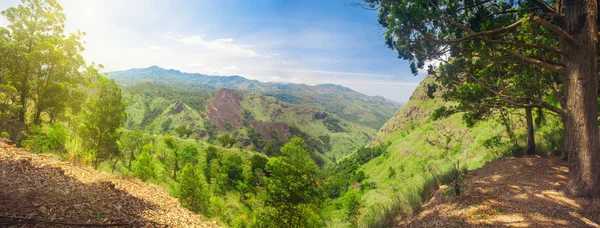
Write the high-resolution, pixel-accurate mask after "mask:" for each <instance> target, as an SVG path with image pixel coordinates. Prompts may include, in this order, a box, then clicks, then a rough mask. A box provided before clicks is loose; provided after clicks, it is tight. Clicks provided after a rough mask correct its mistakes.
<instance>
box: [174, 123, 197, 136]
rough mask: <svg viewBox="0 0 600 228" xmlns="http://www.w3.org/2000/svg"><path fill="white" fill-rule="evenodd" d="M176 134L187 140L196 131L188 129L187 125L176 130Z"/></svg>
mask: <svg viewBox="0 0 600 228" xmlns="http://www.w3.org/2000/svg"><path fill="white" fill-rule="evenodd" d="M175 132H176V133H177V135H178V136H179V137H180V138H187V137H190V135H192V134H194V131H193V130H192V129H189V128H187V126H185V125H181V126H179V127H177V128H175Z"/></svg>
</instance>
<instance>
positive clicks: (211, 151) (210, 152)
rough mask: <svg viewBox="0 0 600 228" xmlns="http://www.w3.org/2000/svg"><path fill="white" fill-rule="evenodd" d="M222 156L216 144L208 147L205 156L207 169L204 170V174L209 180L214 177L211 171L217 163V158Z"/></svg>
mask: <svg viewBox="0 0 600 228" xmlns="http://www.w3.org/2000/svg"><path fill="white" fill-rule="evenodd" d="M220 157H221V156H220V154H219V151H218V150H217V148H216V147H214V146H208V148H206V150H205V151H204V158H205V161H206V170H204V175H205V176H206V180H207V181H210V179H211V178H212V177H213V176H212V175H211V173H210V171H211V168H212V166H213V165H215V164H214V163H215V160H216V161H218V160H219V158H220Z"/></svg>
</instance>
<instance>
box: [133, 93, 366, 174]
mask: <svg viewBox="0 0 600 228" xmlns="http://www.w3.org/2000/svg"><path fill="white" fill-rule="evenodd" d="M125 91H127V92H128V94H130V99H131V102H130V104H129V105H128V107H127V109H126V111H127V114H128V120H127V123H126V124H125V126H126V127H127V128H128V129H131V130H145V131H150V132H161V133H168V134H179V133H178V128H182V126H184V127H185V129H186V130H188V131H189V134H187V135H188V137H189V138H193V139H202V140H205V141H210V140H214V139H217V137H218V136H219V135H223V134H227V135H230V136H232V137H233V138H235V139H236V141H237V144H236V145H237V146H238V147H246V148H250V147H251V148H252V149H253V150H256V151H263V152H266V153H271V152H269V151H266V150H265V149H264V148H265V146H267V144H268V143H269V142H270V143H271V144H281V143H280V142H274V141H273V139H274V138H276V139H278V140H279V141H281V142H285V141H286V140H287V139H289V138H290V137H291V136H294V135H296V136H300V137H302V138H303V139H304V140H305V141H306V142H307V143H308V144H309V146H310V148H311V149H313V150H316V151H319V152H320V153H321V154H322V157H323V158H321V159H320V160H321V161H320V162H319V163H320V165H324V164H327V163H331V162H333V161H336V160H338V159H340V158H342V157H344V156H346V155H348V154H350V153H352V152H354V151H355V150H356V149H357V148H359V147H361V146H364V145H367V144H368V142H369V141H370V140H371V139H372V137H373V136H374V135H375V132H376V131H375V130H374V129H373V128H371V127H368V126H364V125H361V124H359V123H354V122H351V121H348V120H346V119H344V118H341V117H339V116H337V115H335V114H332V113H329V112H327V111H325V110H324V109H322V108H319V107H315V106H310V105H295V104H289V103H286V102H283V101H281V100H279V99H277V98H274V97H268V96H264V95H263V94H261V93H242V92H240V91H238V90H234V89H225V88H221V89H218V90H216V91H215V92H214V93H204V92H197V91H191V90H185V89H182V88H180V87H174V86H168V85H160V84H151V83H142V84H136V85H132V86H128V87H125ZM271 130H273V131H274V132H272V131H271ZM273 134H276V135H277V136H276V137H273V136H275V135H273ZM256 135H258V136H260V137H258V138H256ZM267 149H268V148H267Z"/></svg>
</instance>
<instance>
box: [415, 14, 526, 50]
mask: <svg viewBox="0 0 600 228" xmlns="http://www.w3.org/2000/svg"><path fill="white" fill-rule="evenodd" d="M523 20H524V19H521V20H518V21H517V22H515V23H512V24H511V25H508V26H505V27H502V28H499V29H494V30H489V31H483V32H477V33H473V34H470V35H468V36H465V37H461V38H458V39H454V40H438V39H435V38H433V37H431V36H429V35H428V34H427V33H426V32H424V31H423V30H422V29H419V28H417V27H414V26H410V25H409V26H407V27H409V28H411V29H412V30H414V31H417V32H418V33H420V34H421V35H423V37H425V39H426V40H429V41H431V42H434V43H437V44H456V43H461V42H465V41H469V40H473V39H476V38H479V37H482V36H489V35H494V34H498V33H502V32H506V31H510V30H513V29H515V28H517V27H519V26H520V25H521V24H523Z"/></svg>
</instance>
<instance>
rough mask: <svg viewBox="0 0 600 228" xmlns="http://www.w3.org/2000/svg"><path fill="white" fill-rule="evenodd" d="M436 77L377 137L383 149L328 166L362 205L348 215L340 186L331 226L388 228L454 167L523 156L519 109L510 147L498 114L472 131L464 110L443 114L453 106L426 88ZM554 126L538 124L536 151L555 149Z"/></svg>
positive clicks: (330, 211)
mask: <svg viewBox="0 0 600 228" xmlns="http://www.w3.org/2000/svg"><path fill="white" fill-rule="evenodd" d="M433 82H434V81H433V78H432V77H427V78H425V79H424V80H423V82H422V83H421V85H420V86H419V87H418V88H417V89H416V91H415V92H414V93H413V95H412V97H411V100H410V101H409V102H408V103H407V104H406V105H404V106H403V107H402V108H400V110H398V112H397V113H396V115H395V116H394V117H393V118H391V119H390V120H389V121H388V122H387V123H386V124H385V125H384V126H383V127H382V129H381V130H380V131H379V133H378V134H377V135H376V136H375V137H374V140H373V141H372V142H371V146H372V147H374V148H373V149H372V151H378V150H383V151H379V152H368V151H369V150H366V152H362V151H360V150H359V152H358V153H357V154H355V155H354V156H353V157H350V158H349V159H347V160H343V161H341V162H340V163H339V164H338V165H337V166H336V167H333V168H331V169H330V170H329V172H330V173H331V177H330V178H329V180H330V183H334V182H336V181H337V182H338V184H335V186H339V180H340V179H346V180H350V181H349V182H347V183H346V184H345V186H349V187H350V190H349V191H347V192H352V191H356V192H357V194H358V197H359V199H360V200H355V201H356V202H357V204H358V205H359V208H360V210H358V212H357V213H354V214H348V213H347V209H345V208H344V207H343V206H338V205H343V204H344V202H345V201H347V200H348V199H347V197H346V196H344V194H347V192H346V190H345V189H344V190H342V191H340V192H341V193H340V195H341V196H342V197H340V198H337V199H334V200H332V201H331V202H329V203H328V204H326V205H328V206H325V207H324V209H323V213H325V214H327V215H328V216H329V217H331V218H332V219H331V220H330V224H333V225H334V226H337V225H340V224H346V225H348V224H351V223H356V225H363V226H389V225H391V222H392V221H393V220H394V219H395V217H396V216H397V215H398V214H401V215H405V214H410V213H412V211H413V210H414V209H416V208H419V207H420V205H422V203H423V202H424V200H426V199H427V198H428V197H429V194H430V192H431V191H433V190H434V189H436V188H437V187H438V186H439V185H442V184H449V183H451V182H452V181H453V180H454V179H455V178H456V175H455V172H456V171H458V172H460V173H462V172H465V171H466V170H473V169H476V168H479V167H481V166H482V165H484V164H485V163H487V162H489V161H492V160H494V159H496V158H500V157H503V156H514V155H520V154H522V152H523V150H522V146H523V143H524V140H522V138H523V137H524V134H525V131H524V130H523V124H522V120H520V118H522V115H520V113H519V112H517V111H512V112H511V113H512V114H507V115H508V116H509V119H508V122H507V123H508V125H509V129H511V132H514V133H515V134H516V135H517V136H516V137H517V139H518V143H517V144H516V145H515V144H514V142H513V141H512V140H510V139H511V137H509V135H508V134H507V130H506V129H507V128H506V125H505V122H504V121H502V118H500V115H499V114H495V115H493V116H492V117H490V118H489V119H487V120H485V121H480V122H478V123H476V124H475V125H474V126H473V127H470V128H469V127H467V125H466V124H465V123H464V122H463V119H462V113H440V112H441V111H440V110H444V109H443V108H442V109H440V107H446V106H451V105H453V104H452V103H449V102H446V101H444V100H443V99H442V98H441V92H440V91H437V92H433V93H432V92H431V91H430V92H429V94H428V85H429V84H430V83H433ZM435 117H437V118H435ZM559 125H560V124H559V123H558V122H557V121H556V120H555V119H553V118H548V119H547V120H546V121H545V123H543V124H541V125H539V126H537V129H536V134H537V136H538V137H537V139H536V140H537V142H538V145H539V146H538V150H539V151H540V152H552V151H557V150H558V147H559V143H557V142H559V141H560V137H556V136H557V135H556V130H557V129H559V127H558V126H559ZM352 189H354V190H352ZM350 215H352V216H354V218H351V216H350ZM353 219H354V221H355V222H353Z"/></svg>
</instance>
